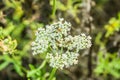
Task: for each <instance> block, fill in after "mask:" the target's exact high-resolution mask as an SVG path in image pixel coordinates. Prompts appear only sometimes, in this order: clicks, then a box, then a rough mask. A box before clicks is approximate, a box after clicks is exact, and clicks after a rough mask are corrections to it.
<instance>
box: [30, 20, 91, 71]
mask: <svg viewBox="0 0 120 80" xmlns="http://www.w3.org/2000/svg"><path fill="white" fill-rule="evenodd" d="M70 29H71V24H70V23H69V22H67V21H64V20H63V19H60V20H59V21H58V22H56V23H54V24H51V25H47V26H46V27H45V28H39V29H38V31H37V32H36V39H35V41H34V42H33V43H32V50H33V55H35V54H39V53H45V52H47V56H46V59H48V60H49V62H50V66H51V67H54V68H59V69H63V68H64V67H66V68H67V67H69V66H71V65H73V64H77V62H78V60H77V57H78V56H79V54H78V52H79V50H80V49H85V48H89V47H90V46H91V37H90V36H86V35H85V34H81V35H77V36H74V37H72V36H71V35H70Z"/></svg>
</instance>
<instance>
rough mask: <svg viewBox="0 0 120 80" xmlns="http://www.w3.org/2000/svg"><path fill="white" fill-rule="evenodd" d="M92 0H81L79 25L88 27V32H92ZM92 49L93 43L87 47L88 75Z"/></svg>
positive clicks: (90, 67)
mask: <svg viewBox="0 0 120 80" xmlns="http://www.w3.org/2000/svg"><path fill="white" fill-rule="evenodd" d="M91 3H92V0H82V8H83V9H82V20H81V27H82V28H85V27H88V29H89V32H88V33H89V34H91V32H92V26H93V24H92V21H93V19H92V16H91V15H90V14H91V13H90V11H91V7H92V4H91ZM92 49H93V45H92V46H91V48H90V49H89V52H88V77H89V78H90V77H92Z"/></svg>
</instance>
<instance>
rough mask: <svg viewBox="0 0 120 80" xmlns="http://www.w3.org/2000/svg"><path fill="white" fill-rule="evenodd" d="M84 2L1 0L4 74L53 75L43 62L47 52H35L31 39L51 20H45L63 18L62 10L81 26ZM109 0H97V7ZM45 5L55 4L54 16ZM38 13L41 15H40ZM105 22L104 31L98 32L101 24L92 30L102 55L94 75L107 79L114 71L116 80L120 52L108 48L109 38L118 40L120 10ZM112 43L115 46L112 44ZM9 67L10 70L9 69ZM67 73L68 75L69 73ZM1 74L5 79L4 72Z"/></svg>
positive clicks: (36, 79) (35, 78)
mask: <svg viewBox="0 0 120 80" xmlns="http://www.w3.org/2000/svg"><path fill="white" fill-rule="evenodd" d="M82 1H83V0H49V3H46V0H2V1H0V5H1V4H2V6H3V7H1V8H0V23H2V24H3V25H1V24H0V25H1V26H0V71H1V73H2V72H5V71H6V72H7V73H5V76H6V77H7V76H9V74H8V73H9V72H12V71H15V73H17V75H19V76H22V77H23V78H25V79H26V78H27V79H28V80H47V79H48V78H49V76H50V74H51V72H50V71H49V70H50V69H51V68H50V69H48V68H49V67H48V65H47V64H46V62H43V63H41V61H42V60H41V59H43V57H44V55H41V56H33V55H31V53H32V51H31V42H32V40H33V39H34V38H35V35H34V34H35V31H36V30H37V28H39V27H44V25H45V24H46V23H47V22H46V23H41V22H45V21H47V20H48V21H49V19H50V20H51V21H52V20H53V21H54V20H56V18H57V17H59V14H58V13H59V12H61V13H63V14H64V15H62V17H66V16H67V17H70V18H71V17H72V18H73V19H74V21H75V23H74V22H73V23H74V24H75V25H76V26H79V25H80V21H81V20H80V17H79V16H81V15H80V13H81V11H82V6H83V4H82ZM108 1H109V0H95V2H96V7H99V8H100V9H103V7H104V4H105V3H107V2H108ZM43 5H45V6H47V5H50V6H51V7H47V8H50V10H51V8H52V13H49V14H50V15H47V14H46V12H47V11H46V7H45V6H44V7H43ZM111 6H112V5H111ZM44 8H45V9H44ZM38 10H39V11H38ZM36 13H37V14H39V15H36ZM96 13H97V12H96ZM113 13H114V12H113ZM43 14H45V16H47V19H46V18H44V16H43ZM41 17H43V18H41ZM60 17H61V16H60ZM94 21H97V20H94ZM49 23H50V22H49ZM105 24H106V25H105V26H102V27H101V28H100V32H97V30H98V29H97V28H98V27H97V26H95V30H94V31H92V34H91V36H92V37H93V39H95V40H93V41H94V45H95V48H94V49H93V50H94V51H96V52H95V54H97V55H96V57H97V58H98V60H97V62H96V63H95V65H96V68H95V73H94V76H95V75H96V73H97V75H98V76H100V74H103V76H104V78H103V79H105V78H106V77H108V75H109V74H110V75H112V77H113V80H116V79H117V78H118V79H120V77H119V75H120V58H119V56H118V53H119V52H118V51H117V52H116V51H114V50H113V52H109V51H108V50H107V48H108V46H107V43H110V42H109V40H110V39H111V38H113V40H112V42H116V38H114V37H115V36H116V34H117V36H118V34H119V31H120V13H119V14H118V17H112V18H110V19H109V21H108V23H105ZM2 27H3V28H2ZM84 28H86V27H84ZM80 29H82V28H80ZM94 35H96V36H94ZM110 44H111V45H112V43H110ZM112 46H113V45H112ZM96 48H97V49H96ZM24 58H25V60H24ZM80 64H81V63H80ZM85 65H86V64H85ZM7 68H8V69H9V71H7V70H8V69H7ZM80 68H81V69H83V68H82V66H81V65H80V67H79V68H78V70H77V71H79V70H80ZM84 69H85V68H84ZM86 70H87V69H86ZM70 72H71V73H72V74H71V73H70ZM73 72H74V71H73ZM73 72H72V71H69V70H68V73H70V74H67V76H68V75H69V77H71V75H72V76H74V75H73ZM83 72H85V71H83ZM63 73H64V71H63ZM85 73H86V72H85ZM59 74H60V78H62V77H61V72H60V73H59ZM75 74H76V73H75ZM81 74H83V73H82V72H80V73H79V75H81ZM63 75H66V73H64V74H63ZM63 75H62V76H63ZM0 77H1V79H2V76H1V75H0ZM58 77H59V76H58ZM80 77H81V78H82V77H86V76H85V75H84V74H83V75H82V76H80ZM64 79H66V80H69V78H66V76H65V78H64ZM10 80H14V79H10ZM17 80H18V79H17ZM21 80H22V79H21ZM53 80H57V78H55V77H53ZM83 80H87V79H83Z"/></svg>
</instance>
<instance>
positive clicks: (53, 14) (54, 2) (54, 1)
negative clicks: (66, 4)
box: [52, 0, 56, 18]
mask: <svg viewBox="0 0 120 80" xmlns="http://www.w3.org/2000/svg"><path fill="white" fill-rule="evenodd" d="M55 12H56V0H53V10H52V17H53V18H54V17H55Z"/></svg>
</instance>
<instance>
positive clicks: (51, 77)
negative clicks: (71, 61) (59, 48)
mask: <svg viewBox="0 0 120 80" xmlns="http://www.w3.org/2000/svg"><path fill="white" fill-rule="evenodd" d="M56 71H57V69H56V68H53V69H52V72H51V74H50V77H49V79H48V80H52V79H53V76H54V75H55V73H56Z"/></svg>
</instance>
